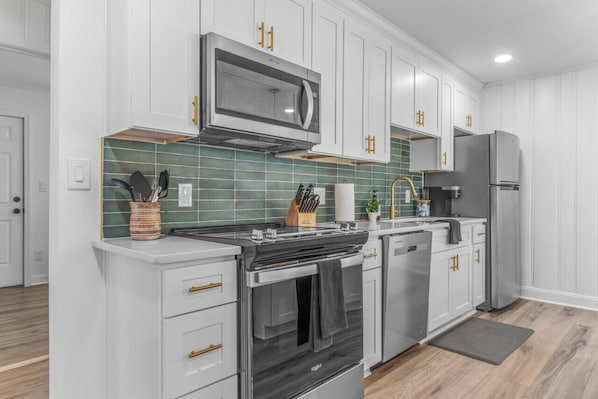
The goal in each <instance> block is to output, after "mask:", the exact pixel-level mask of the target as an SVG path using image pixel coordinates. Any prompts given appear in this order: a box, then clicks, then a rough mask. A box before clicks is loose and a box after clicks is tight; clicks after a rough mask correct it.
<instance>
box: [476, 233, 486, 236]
mask: <svg viewBox="0 0 598 399" xmlns="http://www.w3.org/2000/svg"><path fill="white" fill-rule="evenodd" d="M478 235H479V236H485V235H486V233H478Z"/></svg>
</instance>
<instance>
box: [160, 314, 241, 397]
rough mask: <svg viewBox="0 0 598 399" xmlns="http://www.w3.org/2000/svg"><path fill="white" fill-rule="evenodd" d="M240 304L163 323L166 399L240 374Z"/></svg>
mask: <svg viewBox="0 0 598 399" xmlns="http://www.w3.org/2000/svg"><path fill="white" fill-rule="evenodd" d="M236 310H237V304H236V303H229V304H228V305H222V306H218V307H215V308H210V309H206V310H201V311H198V312H193V313H189V314H186V315H182V316H177V317H172V318H170V319H165V320H164V321H163V325H162V329H163V342H164V345H163V349H162V350H163V353H162V359H163V360H162V362H163V365H162V369H163V373H164V380H163V381H164V385H163V389H164V397H165V398H174V397H179V396H181V395H184V394H186V393H188V392H191V391H195V390H197V389H199V388H202V387H204V386H206V385H209V384H212V383H214V382H216V381H220V380H222V379H224V378H226V377H229V376H231V375H234V374H236V373H237V317H236V313H237V312H236Z"/></svg>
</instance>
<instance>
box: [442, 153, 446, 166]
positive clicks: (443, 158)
mask: <svg viewBox="0 0 598 399" xmlns="http://www.w3.org/2000/svg"><path fill="white" fill-rule="evenodd" d="M442 164H443V165H446V151H445V152H443V153H442Z"/></svg>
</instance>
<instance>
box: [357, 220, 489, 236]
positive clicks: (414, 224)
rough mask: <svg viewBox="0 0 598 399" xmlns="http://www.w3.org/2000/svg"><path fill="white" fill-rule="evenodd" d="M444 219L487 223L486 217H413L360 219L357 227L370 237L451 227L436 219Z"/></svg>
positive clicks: (469, 223) (468, 223)
mask: <svg viewBox="0 0 598 399" xmlns="http://www.w3.org/2000/svg"><path fill="white" fill-rule="evenodd" d="M444 219H456V220H458V221H459V222H461V225H471V224H477V223H486V219H485V218H465V217H459V218H448V217H446V218H445V217H423V218H422V217H412V218H397V219H392V220H390V219H382V220H378V221H376V222H368V221H359V222H357V227H358V228H360V229H362V230H367V231H369V233H370V237H377V236H383V235H388V234H398V233H409V232H412V231H419V230H436V229H446V228H448V227H449V224H448V223H447V222H436V220H444Z"/></svg>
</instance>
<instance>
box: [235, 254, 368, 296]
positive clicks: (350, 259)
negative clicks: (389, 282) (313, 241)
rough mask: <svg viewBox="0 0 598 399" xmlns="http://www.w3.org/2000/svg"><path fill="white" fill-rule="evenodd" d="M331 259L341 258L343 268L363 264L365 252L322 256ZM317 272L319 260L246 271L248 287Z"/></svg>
mask: <svg viewBox="0 0 598 399" xmlns="http://www.w3.org/2000/svg"><path fill="white" fill-rule="evenodd" d="M331 259H340V260H341V266H342V268H343V269H344V268H347V267H351V266H361V265H362V264H363V254H356V255H351V256H337V257H330V258H322V260H331ZM315 274H318V262H317V261H315V262H309V263H307V264H304V265H299V266H295V267H285V268H279V269H273V270H261V271H254V272H246V277H247V287H250V288H254V287H260V286H262V285H268V284H275V283H279V282H281V281H286V280H293V279H296V278H299V277H305V276H312V275H315Z"/></svg>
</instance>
